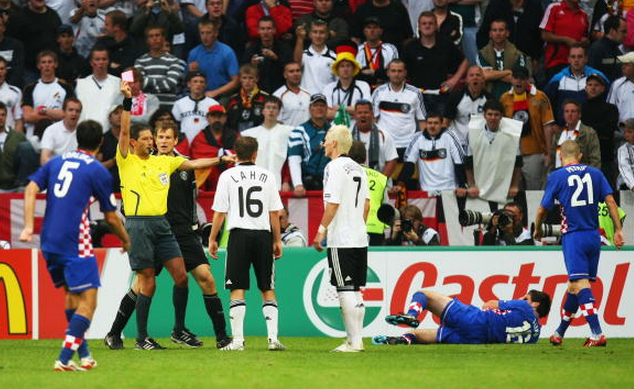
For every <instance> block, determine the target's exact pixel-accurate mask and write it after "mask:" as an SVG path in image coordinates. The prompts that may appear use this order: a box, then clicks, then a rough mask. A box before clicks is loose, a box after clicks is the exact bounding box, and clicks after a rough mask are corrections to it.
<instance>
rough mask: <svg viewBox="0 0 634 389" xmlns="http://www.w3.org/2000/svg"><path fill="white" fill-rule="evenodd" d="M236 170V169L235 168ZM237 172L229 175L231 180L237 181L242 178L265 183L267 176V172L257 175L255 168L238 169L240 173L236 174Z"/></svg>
mask: <svg viewBox="0 0 634 389" xmlns="http://www.w3.org/2000/svg"><path fill="white" fill-rule="evenodd" d="M237 170H238V169H237ZM237 173H238V172H236V174H231V175H230V177H231V179H232V180H233V182H235V183H238V182H240V181H242V180H258V181H260V182H262V183H265V182H266V180H267V179H268V178H269V176H268V174H266V173H260V176H259V177H257V174H258V172H256V171H255V170H251V171H247V172H245V171H243V170H239V173H240V174H237Z"/></svg>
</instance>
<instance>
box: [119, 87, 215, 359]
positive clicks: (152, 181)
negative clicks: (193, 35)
mask: <svg viewBox="0 0 634 389" xmlns="http://www.w3.org/2000/svg"><path fill="white" fill-rule="evenodd" d="M121 92H122V93H123V95H124V96H125V99H124V100H123V111H122V112H121V130H120V131H121V132H120V133H119V144H118V147H117V153H116V161H117V166H118V167H119V174H120V176H121V197H122V199H123V206H124V211H125V216H126V229H127V230H128V234H129V235H130V240H131V247H130V250H129V252H128V254H129V258H130V267H131V268H132V270H134V271H135V272H136V275H137V281H136V282H137V283H138V288H139V293H138V295H137V299H136V319H137V342H136V345H135V349H137V350H160V349H164V347H163V346H161V345H160V344H158V343H157V342H156V341H154V339H152V338H150V337H149V336H148V332H147V321H148V316H149V313H150V305H151V302H152V296H153V295H154V291H155V289H156V279H155V267H156V264H155V261H156V262H157V263H159V264H160V263H162V265H163V266H164V267H165V268H166V269H167V270H168V271H169V273H170V275H171V276H172V278H173V279H174V296H173V302H174V311H175V313H176V316H177V319H176V322H177V323H184V321H185V307H186V304H187V294H188V289H187V281H188V279H187V272H186V271H185V264H184V263H183V257H182V254H181V251H180V249H179V247H178V244H177V242H176V239H175V238H174V235H173V234H172V231H171V229H170V225H169V223H168V221H167V219H166V218H165V214H166V213H167V195H168V192H169V188H170V176H171V174H172V173H173V172H175V171H176V170H191V169H206V168H209V167H211V166H214V165H217V164H219V163H220V159H218V158H205V159H199V160H187V159H185V158H183V157H180V156H177V157H169V156H165V155H160V156H155V155H150V153H151V151H152V143H153V138H152V130H151V129H150V128H149V127H145V126H134V127H133V128H132V129H130V109H131V108H132V93H131V91H130V85H129V84H128V83H127V82H125V81H123V82H122V83H121Z"/></svg>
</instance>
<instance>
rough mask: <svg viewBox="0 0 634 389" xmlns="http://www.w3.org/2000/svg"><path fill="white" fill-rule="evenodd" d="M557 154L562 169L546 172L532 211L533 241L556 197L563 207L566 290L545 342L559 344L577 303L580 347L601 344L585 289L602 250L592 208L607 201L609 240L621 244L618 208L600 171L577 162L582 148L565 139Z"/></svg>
mask: <svg viewBox="0 0 634 389" xmlns="http://www.w3.org/2000/svg"><path fill="white" fill-rule="evenodd" d="M559 158H560V160H561V166H562V168H560V169H558V170H556V171H554V172H553V173H551V174H550V176H549V177H548V181H547V182H546V190H545V191H544V197H543V198H542V202H541V205H540V206H539V209H538V210H537V215H536V216H535V232H534V238H535V240H540V239H541V237H542V223H543V221H544V220H545V219H546V214H547V213H548V210H550V209H552V208H553V207H554V206H555V200H557V201H559V203H560V204H561V207H562V210H561V214H562V221H561V232H562V234H563V236H562V239H561V241H562V246H563V251H564V262H565V264H566V270H567V271H568V294H567V296H566V302H565V303H564V307H563V311H564V313H563V317H562V320H561V324H560V325H559V328H557V330H556V331H555V333H554V334H553V335H552V336H551V337H550V342H551V343H552V344H553V345H555V346H558V345H560V344H561V343H562V338H563V337H564V334H565V332H566V330H567V329H568V326H569V325H570V321H571V320H572V318H573V317H574V314H575V313H576V312H577V309H579V308H581V313H582V314H583V316H585V318H586V321H587V322H588V325H589V326H590V330H591V332H592V335H591V336H590V337H589V338H588V339H587V340H586V342H585V343H584V346H585V347H596V346H605V345H606V343H607V342H606V339H605V335H603V334H602V331H601V325H600V324H599V316H598V315H597V307H596V305H595V299H594V296H593V295H592V290H591V289H590V282H594V281H595V280H596V276H597V267H598V264H599V254H600V253H601V235H600V234H599V219H598V217H597V207H598V204H599V203H600V202H602V201H605V203H606V204H607V206H608V210H609V211H610V217H611V218H612V221H613V222H614V245H615V246H616V247H617V248H620V247H621V246H623V244H624V242H625V240H624V237H623V231H622V230H621V220H620V219H619V213H618V207H617V205H616V202H615V201H614V197H612V189H611V188H610V184H608V181H607V180H606V179H605V177H604V176H603V173H601V170H599V169H595V168H593V167H590V166H586V165H582V164H580V163H579V161H580V160H581V151H580V149H579V145H578V144H577V142H575V141H573V140H567V141H565V142H564V143H562V145H561V151H560V155H559Z"/></svg>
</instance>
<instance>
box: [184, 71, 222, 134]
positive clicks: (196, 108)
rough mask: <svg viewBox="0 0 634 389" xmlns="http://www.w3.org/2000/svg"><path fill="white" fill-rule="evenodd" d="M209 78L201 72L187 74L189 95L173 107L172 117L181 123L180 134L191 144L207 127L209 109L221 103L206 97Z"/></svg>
mask: <svg viewBox="0 0 634 389" xmlns="http://www.w3.org/2000/svg"><path fill="white" fill-rule="evenodd" d="M206 77H207V76H206V75H205V73H203V72H201V71H196V72H189V73H188V74H187V88H188V89H189V95H187V96H185V97H183V98H181V99H179V100H177V101H176V102H175V103H174V106H173V107H172V115H173V116H174V118H175V119H176V121H178V122H179V123H180V132H181V133H183V134H185V135H186V136H187V140H188V141H189V143H190V144H191V143H192V141H193V140H194V138H195V137H196V135H198V133H199V132H200V130H202V129H203V128H205V126H206V125H207V119H206V118H208V115H207V112H208V110H209V107H211V106H214V105H218V104H219V103H218V102H217V101H216V100H214V99H212V98H211V97H209V96H205V86H206V85H207V78H206Z"/></svg>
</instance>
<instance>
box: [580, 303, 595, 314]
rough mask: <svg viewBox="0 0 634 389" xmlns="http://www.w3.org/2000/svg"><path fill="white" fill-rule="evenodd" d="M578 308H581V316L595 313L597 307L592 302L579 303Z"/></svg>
mask: <svg viewBox="0 0 634 389" xmlns="http://www.w3.org/2000/svg"><path fill="white" fill-rule="evenodd" d="M579 308H581V313H582V314H583V316H588V315H594V314H596V313H597V309H596V308H595V307H594V304H593V303H586V304H581V305H580V306H579Z"/></svg>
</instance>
